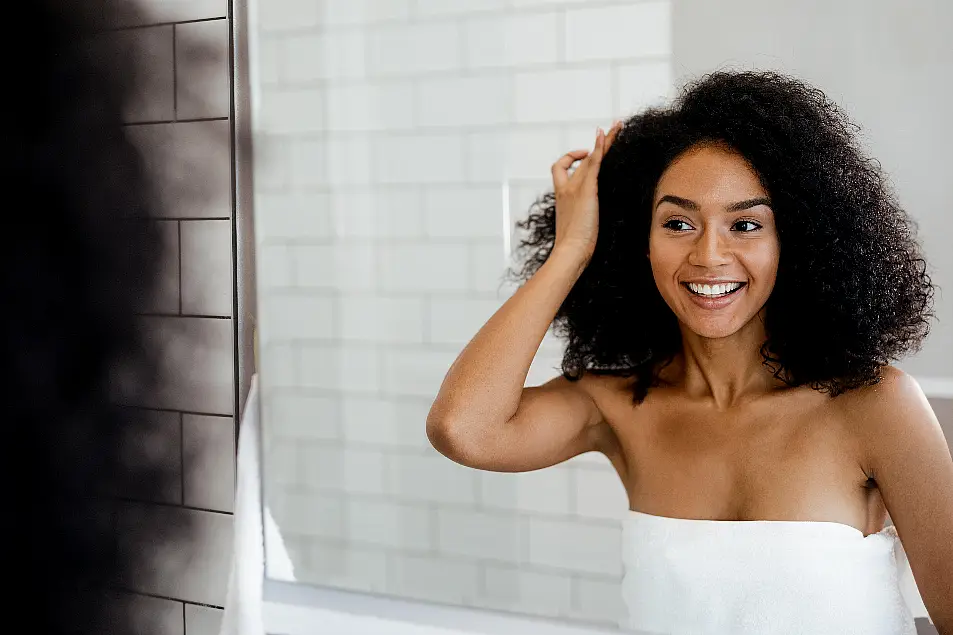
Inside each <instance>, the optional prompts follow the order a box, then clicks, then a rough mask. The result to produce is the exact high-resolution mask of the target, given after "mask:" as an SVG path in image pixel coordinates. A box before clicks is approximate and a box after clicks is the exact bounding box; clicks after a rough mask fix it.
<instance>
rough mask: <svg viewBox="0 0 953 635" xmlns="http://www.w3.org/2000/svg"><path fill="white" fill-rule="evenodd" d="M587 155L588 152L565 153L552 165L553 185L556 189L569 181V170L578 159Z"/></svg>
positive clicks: (574, 151)
mask: <svg viewBox="0 0 953 635" xmlns="http://www.w3.org/2000/svg"><path fill="white" fill-rule="evenodd" d="M588 154H589V151H588V150H573V151H572V152H567V153H566V154H564V155H563V156H561V157H560V158H559V160H558V161H556V163H553V169H552V172H553V185H554V186H556V187H557V188H559V187H562V186H563V185H565V184H566V183H567V182H568V181H569V168H570V167H572V164H573V163H575V162H576V161H579V160H580V159H585V158H586V156H587V155H588Z"/></svg>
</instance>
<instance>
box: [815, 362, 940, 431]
mask: <svg viewBox="0 0 953 635" xmlns="http://www.w3.org/2000/svg"><path fill="white" fill-rule="evenodd" d="M833 403H834V404H835V406H836V408H837V410H838V412H839V415H840V418H841V419H842V420H843V421H844V422H845V423H846V424H847V425H848V426H849V427H850V428H851V429H852V430H853V431H855V432H856V433H857V434H859V435H861V436H863V437H865V438H871V437H880V438H883V437H884V436H888V437H893V436H894V435H898V434H899V435H902V434H903V432H904V430H909V429H910V426H915V425H918V424H919V422H923V421H924V416H923V415H924V414H926V413H932V410H931V408H930V404H929V402H928V401H927V398H926V396H925V395H924V394H923V390H922V389H921V388H920V384H918V383H917V380H916V379H914V378H913V376H911V375H910V374H908V373H906V372H904V371H903V370H901V369H899V368H897V367H895V366H890V365H885V366H883V367H882V368H881V371H880V379H879V381H877V382H876V383H872V384H870V385H867V386H862V387H860V388H855V389H853V390H849V391H847V392H846V393H844V394H842V395H840V396H838V397H836V398H835V399H834V400H833ZM929 418H930V417H926V419H929Z"/></svg>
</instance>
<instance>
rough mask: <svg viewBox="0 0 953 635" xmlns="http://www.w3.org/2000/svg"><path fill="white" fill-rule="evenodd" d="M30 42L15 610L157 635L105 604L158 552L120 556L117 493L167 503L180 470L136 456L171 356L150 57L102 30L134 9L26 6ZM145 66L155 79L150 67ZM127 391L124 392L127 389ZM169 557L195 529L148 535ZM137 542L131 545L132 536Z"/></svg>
mask: <svg viewBox="0 0 953 635" xmlns="http://www.w3.org/2000/svg"><path fill="white" fill-rule="evenodd" d="M9 10H10V12H11V13H12V15H8V18H9V19H10V23H11V24H15V25H17V28H19V29H23V30H25V31H26V32H27V37H26V39H25V40H19V39H17V38H4V39H3V44H2V45H0V49H2V51H4V53H2V55H3V57H4V58H5V59H9V60H16V62H15V63H12V64H10V66H9V68H8V69H7V73H6V74H5V77H4V83H5V86H6V89H7V91H8V98H6V99H4V100H2V109H3V116H2V119H3V121H4V122H5V132H4V139H5V141H4V152H3V153H2V154H0V161H2V169H0V174H2V175H3V176H2V178H3V191H4V194H5V196H6V200H7V202H8V210H7V218H8V220H9V221H10V222H9V223H8V224H7V231H8V233H7V237H6V243H5V244H4V247H3V249H2V250H0V254H2V255H0V296H2V297H3V300H4V311H3V312H2V318H0V320H2V322H0V359H3V365H2V368H3V370H2V382H0V385H2V388H0V390H2V395H3V405H4V408H5V413H6V414H5V417H4V424H5V425H4V438H3V443H2V447H3V455H2V458H0V466H2V468H0V474H2V482H3V483H4V484H5V486H6V492H7V494H6V495H5V496H4V502H3V507H4V522H3V523H0V526H2V530H0V532H2V534H0V535H2V540H0V543H2V544H3V545H4V547H5V552H4V564H5V567H6V570H7V572H8V573H9V576H10V577H11V578H12V579H13V580H14V582H13V584H12V588H10V589H8V590H7V591H5V592H4V599H5V600H6V602H7V606H9V607H11V608H12V609H13V610H14V611H15V612H16V613H22V614H24V615H26V616H27V618H26V619H27V620H28V621H29V627H28V630H29V631H30V632H33V633H42V634H43V635H60V634H66V633H70V634H79V633H90V634H91V633H118V634H122V635H125V634H126V633H129V634H130V635H131V634H132V633H138V632H152V630H153V629H154V627H155V626H156V625H150V624H148V623H147V622H148V620H149V616H148V615H147V614H145V613H142V612H138V613H136V612H132V611H131V610H129V609H124V608H123V606H124V604H123V603H122V602H119V601H117V598H116V596H115V595H113V594H111V593H108V592H107V590H108V589H110V588H116V586H118V584H120V582H121V581H124V580H129V579H132V578H135V579H136V580H137V581H138V580H143V576H144V575H149V573H150V570H151V569H152V567H151V565H150V563H149V561H148V558H149V557H150V554H147V553H134V552H132V551H129V550H123V549H122V548H121V542H120V538H122V537H121V536H118V535H117V533H116V525H115V522H116V512H117V509H118V505H119V504H120V503H119V502H118V501H117V499H116V498H115V496H116V495H117V494H119V493H121V492H123V491H128V490H129V489H131V487H130V486H131V485H134V486H135V490H136V491H137V492H138V494H139V496H141V497H142V498H143V499H145V500H158V499H159V498H160V495H161V493H162V492H165V491H167V490H168V488H169V486H170V484H173V483H177V482H178V481H177V478H178V474H177V471H175V470H176V469H177V468H173V466H172V465H171V464H169V463H167V462H163V461H161V460H159V457H150V456H149V454H148V452H141V451H140V452H137V454H138V455H139V456H137V460H136V461H135V462H130V461H128V460H126V459H125V458H124V456H125V453H124V451H123V447H124V444H126V443H127V442H129V441H131V442H132V443H133V444H134V445H142V444H144V443H146V440H147V439H148V437H149V436H150V434H152V433H153V431H154V427H153V426H151V425H150V423H149V419H148V418H147V417H146V416H145V414H144V413H143V412H142V411H140V410H137V409H134V408H130V407H127V406H124V405H122V404H125V403H147V402H154V401H155V399H153V398H151V397H153V396H154V394H155V391H156V390H158V383H157V380H158V379H159V359H160V356H159V351H158V350H156V348H157V342H156V341H155V339H150V338H149V336H148V334H147V333H146V332H145V331H144V330H143V325H142V323H141V321H140V320H139V319H137V317H136V313H137V312H138V311H141V310H142V308H143V307H144V306H145V304H146V302H147V301H148V298H149V297H150V296H151V295H152V294H153V292H154V291H155V289H156V288H157V284H156V283H157V279H158V273H159V267H160V262H161V258H162V252H163V245H162V242H161V238H160V233H159V230H158V228H157V226H156V224H155V223H154V222H151V221H150V219H152V218H154V217H156V216H159V215H160V214H159V211H160V208H161V202H160V201H159V200H158V197H157V196H156V195H155V191H154V187H153V182H152V180H151V179H150V177H149V174H148V172H147V170H146V168H145V166H144V162H143V160H142V157H140V155H139V153H138V151H137V150H136V147H135V146H134V145H133V143H132V142H131V140H130V137H129V134H128V132H127V128H124V127H123V125H122V124H123V112H124V111H125V109H126V108H127V107H128V106H129V104H130V103H131V101H132V100H133V98H134V96H135V94H136V92H137V91H136V86H137V84H138V83H139V82H142V81H147V80H148V78H147V77H143V75H142V74H140V73H139V71H140V70H141V69H143V68H144V67H143V64H142V62H143V55H146V54H148V51H141V50H139V49H137V47H136V41H135V38H115V37H109V36H108V35H107V33H106V32H105V31H106V30H108V28H109V27H110V26H111V25H113V24H116V23H117V22H119V21H120V19H131V18H132V17H133V14H134V13H135V12H136V9H135V7H134V3H132V2H126V1H125V0H122V1H121V0H84V2H74V1H73V0H30V2H20V3H15V4H14V5H11V6H10V8H9ZM145 68H148V67H145ZM118 380H121V381H118ZM136 530H137V531H139V532H141V535H139V536H138V538H139V539H141V540H143V541H144V542H146V543H147V544H150V545H151V546H153V547H156V548H158V547H159V546H160V545H162V544H163V543H165V542H166V541H175V543H174V544H182V543H183V540H184V539H185V538H186V537H187V536H188V532H189V527H188V526H186V525H184V524H183V525H181V526H174V527H173V526H155V525H152V526H141V527H136ZM127 538H128V537H127Z"/></svg>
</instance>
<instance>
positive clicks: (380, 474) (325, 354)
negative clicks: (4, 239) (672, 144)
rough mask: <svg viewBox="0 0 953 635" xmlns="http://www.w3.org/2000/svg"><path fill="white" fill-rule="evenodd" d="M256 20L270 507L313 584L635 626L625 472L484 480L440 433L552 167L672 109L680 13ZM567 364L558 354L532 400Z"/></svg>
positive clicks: (480, 12)
mask: <svg viewBox="0 0 953 635" xmlns="http://www.w3.org/2000/svg"><path fill="white" fill-rule="evenodd" d="M259 6H260V7H261V11H262V15H261V16H260V19H261V23H260V24H259V25H257V33H256V38H257V40H258V48H257V53H256V54H257V56H258V59H257V68H258V69H259V75H258V77H257V78H254V79H253V81H256V82H257V84H258V86H257V87H258V88H259V89H260V91H261V98H262V99H261V110H260V111H259V112H256V113H255V119H256V121H255V125H256V129H257V130H258V135H259V136H258V137H257V139H256V141H257V143H256V150H255V151H256V167H255V169H256V178H255V196H256V206H255V214H256V219H255V224H256V240H257V253H258V293H259V304H260V316H261V325H260V338H261V339H260V347H261V355H262V364H263V366H264V370H263V374H262V384H261V386H262V391H263V402H264V404H265V413H266V414H265V434H266V438H265V440H264V445H265V480H266V483H265V487H266V498H267V500H268V504H269V505H270V506H271V508H272V512H273V514H274V515H275V518H276V520H277V521H278V523H279V525H280V526H281V528H282V531H283V533H284V534H285V542H286V546H287V547H288V549H289V551H290V552H291V555H292V558H293V560H294V562H295V571H296V575H297V576H298V578H299V580H302V581H304V582H309V583H315V584H322V585H327V584H330V585H334V586H341V587H344V588H349V589H357V590H365V591H375V592H387V593H394V594H397V595H401V596H407V597H412V598H420V599H424V600H432V601H441V602H454V603H463V604H466V605H471V606H479V607H487V608H494V609H501V610H507V611H517V612H524V613H531V614H536V615H543V616H550V617H559V618H564V619H572V620H578V621H584V622H591V623H602V624H612V623H616V621H617V620H618V618H619V616H620V612H621V610H622V609H621V604H620V601H619V593H620V592H619V584H620V575H621V554H620V540H621V528H620V523H619V519H620V517H621V514H622V513H623V512H624V510H625V509H626V501H625V496H624V492H623V491H622V487H621V485H620V484H619V483H618V482H617V479H616V477H615V476H614V474H613V472H612V468H611V466H610V465H609V464H608V462H607V461H606V460H605V459H604V457H599V456H583V457H578V458H576V459H574V460H572V461H569V462H568V463H567V464H566V465H562V466H557V467H554V468H550V469H546V470H541V471H538V472H531V473H527V474H498V473H488V472H478V471H475V470H471V469H468V468H465V467H461V466H459V465H456V464H454V463H452V462H451V461H449V460H448V459H446V458H444V457H442V456H440V455H438V454H437V453H436V452H435V451H434V450H433V449H432V448H431V447H430V445H429V442H428V440H427V438H426V433H425V420H426V416H427V412H428V410H429V407H430V404H431V403H432V400H433V398H434V397H435V396H436V392H437V389H438V388H439V386H440V382H441V381H442V379H443V377H444V375H445V373H446V371H447V369H448V368H449V367H450V364H451V363H452V362H453V360H454V358H455V357H456V355H457V354H458V353H459V352H460V350H461V348H462V347H463V346H464V345H465V344H466V342H467V341H468V340H469V339H470V338H471V337H472V336H473V335H474V334H475V333H476V331H477V330H478V329H479V328H480V327H481V326H482V325H483V323H485V321H486V319H487V318H488V317H489V316H490V315H492V313H493V312H494V311H495V310H496V309H497V308H498V307H499V306H500V304H501V303H502V302H503V301H504V300H505V299H506V298H507V297H508V296H509V294H511V293H512V291H513V287H512V285H510V284H504V283H503V279H502V276H503V273H504V269H505V267H506V266H507V265H508V264H510V261H509V253H508V251H507V250H508V249H510V248H511V247H512V244H513V243H512V241H513V240H515V239H516V238H517V235H516V232H515V230H514V223H515V222H516V221H517V220H518V219H520V218H524V217H525V215H526V213H527V210H528V208H529V206H530V204H531V203H532V202H533V201H535V200H536V198H537V197H538V196H539V195H540V194H542V193H544V192H545V191H546V190H547V189H548V188H549V187H550V186H551V180H550V179H551V177H550V166H551V164H552V163H553V162H554V161H555V160H556V159H557V158H558V157H559V156H560V155H562V154H563V153H565V152H567V151H568V150H570V149H575V148H585V147H591V145H592V142H593V140H594V138H595V130H596V126H603V127H604V128H606V127H608V126H609V125H611V122H612V119H613V118H614V117H619V116H623V115H626V114H631V113H633V112H635V111H637V110H639V109H642V108H644V107H645V106H647V105H651V104H654V103H658V102H660V101H662V100H663V99H665V98H667V97H669V96H670V95H671V94H672V86H673V77H672V71H671V60H670V50H669V49H670V46H671V10H670V6H669V3H668V2H664V1H647V0H642V1H632V0H628V1H624V0H598V2H594V1H590V2H585V1H583V0H575V1H574V0H466V1H464V0H456V1H453V2H445V1H444V0H416V1H413V2H411V1H410V0H401V1H383V0H363V1H354V0H335V1H327V2H317V0H267V2H261V3H259ZM183 266H184V265H183ZM561 353H562V350H561V346H560V343H559V342H558V341H557V340H555V338H554V337H552V336H551V335H549V336H547V338H546V340H544V343H543V345H542V346H541V348H540V351H539V354H538V355H537V357H536V360H535V361H534V364H533V367H532V369H531V371H530V375H529V377H528V378H527V383H528V384H539V383H543V382H544V381H546V380H548V379H550V378H552V377H553V376H555V375H557V374H558V373H559V371H558V366H559V362H560V358H561Z"/></svg>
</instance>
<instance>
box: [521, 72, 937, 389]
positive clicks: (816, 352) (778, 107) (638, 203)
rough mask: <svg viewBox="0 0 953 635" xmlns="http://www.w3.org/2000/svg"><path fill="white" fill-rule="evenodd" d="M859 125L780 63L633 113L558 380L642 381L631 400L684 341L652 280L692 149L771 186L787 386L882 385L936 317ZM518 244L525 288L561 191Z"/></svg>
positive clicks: (778, 346)
mask: <svg viewBox="0 0 953 635" xmlns="http://www.w3.org/2000/svg"><path fill="white" fill-rule="evenodd" d="M858 130H859V128H858V126H856V125H854V124H852V123H851V122H850V121H849V120H848V118H847V116H846V115H845V114H844V113H843V112H842V111H841V109H840V108H838V107H837V106H836V105H835V104H834V103H832V102H831V101H830V100H829V99H828V98H827V97H826V96H825V95H824V93H823V92H821V91H820V90H818V89H816V88H813V87H810V86H808V85H806V84H804V83H803V82H801V81H799V80H797V79H794V78H791V77H787V76H784V75H780V74H777V73H773V72H729V71H723V72H717V73H713V74H709V75H706V76H704V77H701V78H700V79H698V80H696V81H694V82H692V83H689V84H688V85H687V86H685V88H683V90H682V91H681V93H680V94H679V96H678V97H677V98H676V100H675V101H674V103H673V105H671V106H670V107H668V108H651V109H648V110H646V111H645V112H643V113H640V114H637V115H635V116H632V117H630V118H628V119H627V120H626V121H624V126H623V128H622V130H621V131H620V132H619V134H618V136H617V137H616V139H615V141H614V143H613V144H612V146H611V147H610V148H609V150H608V152H607V153H606V155H605V157H604V159H603V162H602V166H601V168H600V172H599V182H598V187H599V224H600V229H599V237H598V240H597V244H596V247H595V251H594V253H593V256H592V258H591V260H590V262H589V264H588V266H587V268H586V269H585V271H584V272H583V273H582V275H581V276H580V278H579V280H578V281H577V283H576V284H575V286H574V287H573V289H572V290H571V291H570V293H569V295H568V297H567V298H566V300H565V301H564V302H563V304H562V306H561V307H560V308H559V311H558V313H557V314H556V318H555V320H554V330H555V332H556V333H557V335H559V336H561V337H563V338H564V339H565V340H566V342H567V345H566V350H565V354H564V356H563V360H562V372H563V375H564V376H565V377H566V378H568V379H571V380H575V379H579V378H580V377H581V376H582V375H583V373H584V372H589V373H592V374H600V375H615V376H622V377H631V378H633V382H632V390H633V396H634V401H635V402H636V403H639V402H641V401H642V400H644V399H645V397H646V395H647V393H648V390H649V389H650V388H651V387H652V386H654V385H658V383H659V381H660V379H659V373H660V371H661V369H663V368H664V367H665V366H666V365H667V364H668V363H670V362H671V361H672V360H673V359H674V357H675V356H676V355H677V354H678V352H679V351H680V350H681V333H680V330H679V327H678V323H677V319H676V317H675V315H674V314H673V313H672V311H671V309H670V308H669V307H668V305H667V304H666V303H665V302H664V300H663V299H662V296H661V295H660V293H659V291H658V289H657V288H656V285H655V282H654V280H653V277H652V272H651V268H650V263H649V260H648V259H647V258H646V257H645V254H646V252H647V249H648V238H649V227H650V219H651V209H652V201H653V197H654V194H655V188H656V185H657V183H658V181H659V179H660V177H661V176H662V173H663V172H664V171H665V169H666V168H667V167H668V166H669V165H670V164H671V163H672V162H673V161H674V160H675V159H676V158H677V157H678V156H679V155H680V154H682V153H683V152H685V151H686V150H688V149H689V148H691V147H693V146H695V145H696V144H702V143H718V144H723V145H727V146H728V147H729V148H731V149H732V150H734V151H736V152H738V153H740V154H741V155H742V156H743V157H745V158H746V159H747V161H748V162H749V163H750V164H751V166H753V169H754V170H755V172H756V173H757V175H758V176H759V178H760V180H761V183H762V186H763V187H764V188H765V190H766V191H767V192H768V193H769V195H770V197H771V200H772V208H773V210H774V212H775V222H776V225H777V230H778V235H779V239H780V245H781V257H780V262H779V268H778V275H777V281H776V284H775V287H774V289H773V291H772V294H771V296H770V298H769V300H768V302H767V305H766V315H765V320H766V322H765V326H766V331H767V340H766V341H765V343H764V345H763V346H762V348H761V355H762V357H763V362H764V363H765V364H766V365H768V367H769V368H771V369H772V371H773V372H774V375H775V376H776V377H777V378H779V379H781V380H782V381H784V382H786V383H787V384H789V385H792V386H801V385H808V386H811V387H812V388H814V389H816V390H819V391H823V392H827V393H829V394H830V395H831V396H836V395H839V394H841V393H843V392H845V391H847V390H851V389H854V388H857V387H860V386H864V385H869V384H872V383H876V382H877V381H878V380H879V376H880V370H881V368H882V367H883V366H884V365H886V364H889V363H890V362H891V361H893V360H895V359H897V358H899V357H901V356H903V355H904V354H906V353H908V352H911V351H913V350H916V349H917V348H918V347H919V345H920V344H921V342H922V340H923V339H924V338H925V337H926V335H927V333H928V331H929V325H930V319H931V318H932V316H933V310H932V306H933V305H932V301H933V292H934V289H933V285H932V283H931V281H930V277H929V275H928V273H927V267H926V263H925V261H924V259H923V257H922V255H921V251H920V248H919V245H918V243H917V241H916V237H915V231H914V227H913V224H912V222H911V220H910V219H909V218H908V216H907V214H906V213H905V212H904V211H903V209H902V208H901V207H900V206H899V204H898V203H897V201H896V200H895V197H894V195H893V193H892V192H891V190H890V187H889V184H888V182H887V180H886V177H885V175H884V174H883V173H882V171H881V169H880V166H879V164H878V163H876V162H875V161H873V160H872V159H870V158H868V157H866V156H864V154H863V153H862V152H861V150H860V149H859V147H858V145H857V144H856V142H855V139H854V134H855V133H856V132H857V131H858ZM518 227H519V228H520V229H521V230H522V231H523V232H524V233H523V237H522V239H521V240H520V241H519V243H518V245H517V249H516V254H517V256H518V258H517V262H520V261H521V266H520V267H519V268H511V269H510V272H509V277H510V278H511V279H513V280H515V281H517V282H520V281H526V280H528V279H529V278H530V277H532V275H533V274H534V273H535V272H536V271H537V270H538V269H539V268H540V267H541V266H542V264H543V263H544V262H545V261H546V259H547V258H548V257H549V255H550V253H551V252H552V249H553V244H554V240H555V236H556V208H555V195H554V194H553V193H552V192H549V193H546V194H544V195H543V196H541V197H540V198H539V199H538V200H537V201H536V203H535V204H534V205H533V207H531V208H530V214H529V216H528V218H527V219H526V220H524V221H521V222H519V223H518Z"/></svg>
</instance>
